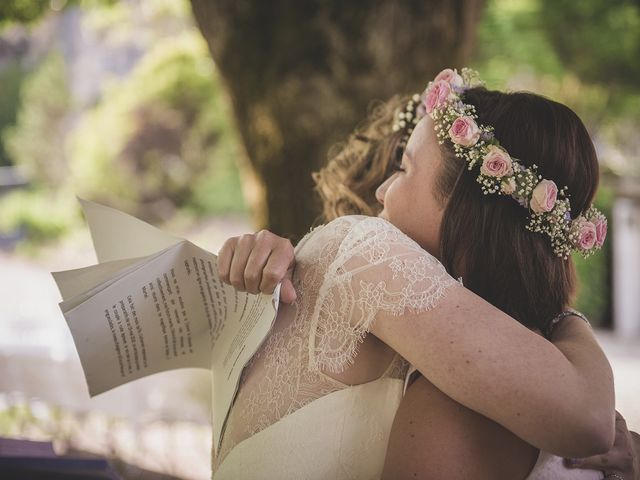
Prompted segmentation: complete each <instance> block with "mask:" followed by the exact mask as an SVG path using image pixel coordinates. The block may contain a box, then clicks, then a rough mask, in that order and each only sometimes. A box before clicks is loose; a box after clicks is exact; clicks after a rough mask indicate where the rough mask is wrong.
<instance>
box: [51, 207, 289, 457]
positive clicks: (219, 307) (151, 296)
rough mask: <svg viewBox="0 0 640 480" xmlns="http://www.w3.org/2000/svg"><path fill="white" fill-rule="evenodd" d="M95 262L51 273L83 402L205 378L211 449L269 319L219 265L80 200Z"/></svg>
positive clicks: (272, 302)
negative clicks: (173, 373)
mask: <svg viewBox="0 0 640 480" xmlns="http://www.w3.org/2000/svg"><path fill="white" fill-rule="evenodd" d="M82 205H83V208H84V209H85V215H86V217H87V222H88V223H89V227H90V230H91V234H92V237H93V240H94V246H95V249H96V254H97V257H98V259H99V260H100V262H101V263H99V264H97V265H93V266H90V267H86V268H81V269H76V270H69V271H66V272H56V273H53V276H54V279H55V281H56V283H57V284H58V288H59V290H60V293H61V295H62V298H63V301H62V302H61V303H60V308H61V310H62V313H63V314H64V316H65V319H66V321H67V325H68V326H69V329H70V331H71V334H72V336H73V339H74V342H75V345H76V349H77V351H78V355H79V356H80V362H81V364H82V368H83V370H84V373H85V378H86V380H87V386H88V389H89V394H90V395H91V396H93V395H97V394H99V393H102V392H105V391H107V390H110V389H112V388H115V387H117V386H119V385H123V384H125V383H128V382H130V381H133V380H136V379H138V378H141V377H144V376H146V375H150V374H153V373H157V372H162V371H166V370H171V369H176V368H185V367H196V368H206V369H210V370H211V372H212V385H213V430H214V439H215V442H216V446H218V447H219V443H220V439H221V437H222V433H223V431H224V425H225V422H226V418H227V416H228V412H229V409H230V407H231V404H232V402H233V399H234V397H235V394H236V391H237V388H238V383H239V380H240V375H241V373H242V369H243V368H244V366H245V365H246V364H247V362H248V361H249V359H250V358H251V357H252V356H253V354H254V353H255V352H256V350H257V349H258V348H259V346H260V345H261V344H262V342H263V341H264V339H265V337H266V335H267V333H268V332H269V330H270V329H271V327H272V325H273V322H274V320H275V317H276V314H277V306H278V299H279V288H278V289H276V292H275V293H274V294H273V295H252V294H248V293H244V292H238V291H237V290H235V289H234V288H233V287H231V286H230V285H227V284H225V283H223V282H222V281H221V280H220V278H219V277H218V275H217V265H216V262H217V257H216V255H214V254H212V253H210V252H207V251H206V250H203V249H201V248H200V247H197V246H196V245H194V244H192V243H191V242H188V241H186V240H182V239H180V238H178V237H174V236H172V235H169V234H166V233H164V232H162V231H161V230H158V229H157V228H155V227H152V226H151V225H148V224H146V223H144V222H142V221H140V220H138V219H136V218H134V217H131V216H129V215H127V214H125V213H122V212H119V211H117V210H115V209H111V208H109V207H105V206H102V205H98V204H95V203H91V202H85V201H82Z"/></svg>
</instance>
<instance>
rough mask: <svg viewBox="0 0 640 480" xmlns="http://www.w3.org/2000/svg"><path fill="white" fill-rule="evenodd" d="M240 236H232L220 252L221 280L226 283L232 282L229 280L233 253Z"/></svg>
mask: <svg viewBox="0 0 640 480" xmlns="http://www.w3.org/2000/svg"><path fill="white" fill-rule="evenodd" d="M239 238H240V237H231V238H229V239H228V240H227V241H226V242H224V244H223V245H222V248H220V251H219V252H218V275H219V276H220V280H222V281H223V282H225V283H231V282H230V280H229V271H230V270H231V260H232V259H233V253H234V251H235V248H236V244H237V243H238V239H239Z"/></svg>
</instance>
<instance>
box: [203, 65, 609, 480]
mask: <svg viewBox="0 0 640 480" xmlns="http://www.w3.org/2000/svg"><path fill="white" fill-rule="evenodd" d="M472 99H475V101H472ZM509 99H513V100H509ZM420 108H425V109H426V113H428V115H426V116H424V118H423V119H422V120H420V122H418V123H417V125H416V126H415V130H414V131H413V133H412V135H411V137H410V139H409V142H408V144H407V146H406V150H405V154H404V156H403V159H402V165H401V167H400V170H399V171H398V172H397V173H395V174H394V175H393V176H392V177H391V178H390V179H389V180H388V181H387V182H385V184H383V186H382V187H381V188H380V189H379V191H378V192H379V193H378V196H379V198H380V201H381V202H382V203H383V205H384V208H383V211H382V213H381V215H380V217H379V218H372V217H358V216H355V217H354V216H348V217H342V218H339V219H336V220H334V221H332V222H330V223H329V224H327V225H326V226H324V227H320V228H318V229H316V230H314V231H313V232H311V233H310V234H309V235H307V236H306V237H305V238H304V239H303V240H302V241H301V242H300V244H299V245H298V246H297V248H296V265H297V266H296V270H295V274H294V278H293V283H294V285H295V287H296V291H297V292H298V298H297V299H296V301H295V302H294V303H293V304H292V305H289V306H283V308H282V309H281V311H280V312H279V314H278V317H277V319H276V323H275V325H274V329H273V330H272V332H271V334H270V336H269V337H268V338H267V340H266V341H265V344H264V345H263V346H262V347H261V349H260V350H259V351H258V353H257V354H256V355H255V356H254V358H253V359H252V362H251V363H250V364H249V365H248V366H247V368H246V369H245V372H244V375H243V379H242V382H241V386H240V389H239V391H238V395H237V397H236V400H235V402H234V405H233V407H232V410H231V413H230V416H229V420H228V424H227V427H226V431H225V434H224V438H223V441H222V447H221V449H220V451H219V452H217V455H216V459H215V461H214V469H215V470H216V471H215V475H214V478H220V479H224V478H380V476H381V474H382V470H383V466H384V458H385V451H386V447H387V442H388V439H389V435H390V430H391V425H392V422H393V418H394V415H395V412H396V410H397V408H398V405H399V404H400V398H401V395H402V389H403V380H404V377H405V375H406V372H407V367H408V365H407V363H406V361H405V359H406V360H407V361H409V362H410V363H411V364H412V365H414V366H415V367H416V368H417V369H418V370H419V371H420V373H421V374H422V375H424V377H425V378H426V379H427V380H428V381H429V382H430V384H431V385H433V386H434V387H436V388H437V389H438V390H439V391H441V392H443V393H444V394H445V395H446V396H448V397H449V398H451V399H453V400H455V401H456V402H459V403H460V404H461V405H464V406H465V407H468V408H469V409H470V410H472V411H475V412H478V413H480V414H482V415H484V416H485V417H487V418H489V419H492V420H494V421H495V422H497V423H499V424H500V425H501V426H502V427H504V428H505V429H506V430H508V431H511V432H513V433H514V434H515V435H517V436H518V437H520V438H522V439H524V440H525V441H526V442H527V443H525V442H522V446H521V447H522V450H523V451H524V452H525V457H526V453H527V452H529V451H537V449H543V450H547V451H551V452H554V453H556V454H561V455H566V456H586V455H590V454H593V453H597V452H599V451H606V450H608V448H609V447H610V445H611V443H612V442H613V423H614V422H613V413H612V412H613V383H612V375H611V370H610V367H609V365H608V363H607V361H606V358H605V357H604V355H603V354H602V352H601V350H600V349H599V347H598V345H597V343H596V342H595V340H594V338H593V336H592V334H591V332H590V329H589V327H588V326H587V324H586V323H585V322H584V321H583V320H582V319H580V318H579V317H578V316H576V315H564V316H562V318H561V317H560V316H556V314H557V313H560V312H561V311H562V310H564V309H565V308H566V305H568V304H569V299H570V294H571V289H572V288H571V287H572V286H573V284H572V280H573V279H572V277H571V273H572V267H571V262H570V260H566V259H565V258H557V255H560V256H562V257H565V256H567V255H568V253H570V251H571V250H572V249H578V250H580V251H582V253H584V254H588V253H590V252H591V251H592V249H593V248H596V247H597V246H599V245H601V241H602V240H603V235H602V234H603V228H604V227H603V225H606V224H604V223H603V222H604V219H603V217H602V216H601V215H600V214H599V213H598V212H597V211H595V210H594V209H591V208H589V204H590V201H591V199H592V198H593V195H594V193H595V187H596V184H597V163H594V162H595V156H594V155H593V154H592V155H586V156H585V155H578V154H577V153H584V152H585V151H587V153H588V152H589V149H591V152H592V149H593V147H592V146H591V143H590V141H589V140H588V136H587V137H586V141H585V139H584V137H585V135H586V132H585V131H584V127H582V124H581V123H580V122H579V120H578V119H577V118H574V117H575V115H574V114H573V112H570V111H569V110H568V109H567V108H566V107H564V106H561V105H559V104H556V103H555V102H550V101H548V100H546V99H543V98H541V97H537V96H533V95H530V94H510V95H507V94H501V93H499V92H488V91H486V90H484V89H482V88H480V87H477V86H476V85H475V84H474V79H473V77H472V75H471V74H470V72H468V71H465V72H464V75H463V76H460V75H458V74H457V72H453V71H445V72H443V74H441V75H439V77H438V78H437V79H436V81H435V82H432V83H431V84H430V86H429V88H428V89H427V91H426V96H425V103H424V107H419V108H418V109H416V110H419V109H420ZM514 109H515V111H519V113H520V116H519V118H520V121H521V122H522V121H524V123H523V124H518V122H517V121H515V120H514ZM476 110H477V114H476ZM550 111H551V112H553V113H556V114H557V118H562V115H564V118H565V120H567V121H570V124H569V126H568V127H566V128H567V129H568V131H569V133H571V134H572V136H568V137H559V136H558V137H553V135H551V136H550V137H549V138H559V140H557V141H555V142H549V141H547V137H545V135H544V134H545V133H547V134H549V130H550V129H551V133H554V132H555V130H554V129H559V128H564V127H565V126H564V125H563V124H553V123H552V124H549V123H548V122H547V121H546V120H548V119H549V112H550ZM558 112H560V113H558ZM569 112H570V113H569ZM415 113H418V111H416V112H415ZM545 113H546V117H545ZM536 115H538V117H539V119H540V118H541V119H542V120H543V121H538V122H536V121H535V119H536ZM485 118H487V119H494V120H495V121H494V122H491V123H489V122H486V123H485V121H486V120H485ZM552 118H553V116H552ZM557 118H555V119H556V120H557ZM523 119H524V120H523ZM571 122H572V123H571ZM576 122H577V123H576ZM523 126H524V128H523ZM491 127H493V128H491ZM493 129H495V130H493ZM536 129H537V131H536ZM518 135H519V136H520V137H521V138H518ZM536 135H538V136H536ZM503 139H504V140H503ZM440 141H441V142H442V144H441V143H439V142H440ZM502 142H503V143H502ZM585 142H586V143H585ZM569 147H574V149H576V150H580V152H577V151H576V152H574V155H568V154H567V152H571V149H570V148H569ZM505 148H506V149H505ZM507 152H510V153H511V155H514V156H515V155H517V158H518V160H516V158H513V157H511V156H510V155H509V153H507ZM541 153H544V155H541ZM480 161H482V165H476V166H475V167H476V168H475V169H474V170H473V171H470V172H467V171H466V170H467V167H469V166H470V168H473V167H474V163H479V162H480ZM534 161H535V162H537V163H538V164H539V166H540V172H541V174H542V175H543V176H544V177H540V178H539V177H538V174H537V172H536V171H535V169H534V167H533V163H534ZM581 162H582V163H581ZM461 165H462V167H461ZM478 166H479V167H480V174H478V172H477V170H478V168H477V167H478ZM455 169H457V172H455V173H454V175H453V176H454V177H455V181H454V182H453V185H452V188H450V189H447V188H443V186H446V184H447V182H446V181H443V179H446V175H447V170H455ZM585 172H587V173H586V174H585ZM594 172H596V173H595V174H594ZM589 173H590V174H591V175H589ZM555 182H557V184H560V185H568V186H569V187H570V188H569V192H568V193H570V194H571V197H570V200H569V198H567V195H566V194H567V192H566V191H565V190H564V189H560V190H558V189H557V188H555V185H556V183H555ZM503 184H504V185H505V186H504V187H503ZM474 189H475V190H474ZM473 192H475V193H473ZM479 192H480V193H479ZM484 192H486V193H487V195H486V196H485V195H483V194H482V193H484ZM501 193H502V195H500V194H501ZM516 200H517V201H516ZM465 202H466V203H465ZM474 205H482V207H481V208H482V209H483V212H481V213H482V214H483V216H480V217H477V218H473V217H471V218H470V217H469V216H468V215H467V216H466V217H463V218H453V219H452V218H451V217H450V216H449V217H448V216H447V215H450V212H452V211H456V208H457V209H458V210H457V212H458V213H460V214H464V212H465V208H469V209H470V210H473V208H474ZM461 206H463V207H465V208H461ZM523 206H527V207H528V208H523ZM492 212H495V213H492ZM571 212H575V213H573V214H572V213H571ZM587 224H589V225H587ZM478 225H479V226H480V227H484V228H485V231H484V236H481V237H474V236H470V235H471V233H472V232H473V231H474V230H473V229H474V228H476V231H478V230H477V228H479V227H478ZM561 225H563V227H562V228H560V226H561ZM556 227H557V228H556ZM592 227H593V228H592ZM529 230H533V231H529ZM456 233H457V235H456ZM464 234H466V236H467V239H470V240H472V242H471V245H467V249H466V250H464V249H462V250H457V251H456V250H455V249H450V250H448V251H447V250H446V248H447V245H444V243H443V241H444V239H445V238H449V239H450V240H452V241H453V245H456V242H461V241H462V240H464V237H465V235H464ZM265 235H268V234H265V233H263V234H258V236H257V237H253V236H244V237H241V238H240V239H236V240H235V241H230V242H228V243H227V244H225V247H223V250H222V251H221V254H220V261H219V262H220V263H219V269H220V273H221V276H222V277H223V278H225V277H226V278H227V279H228V280H229V281H231V283H233V284H234V285H236V286H238V287H240V288H243V289H244V288H248V289H249V290H257V289H260V288H262V287H263V286H264V282H265V281H266V282H267V283H268V280H269V278H270V275H269V272H272V269H271V268H270V267H269V261H270V260H269V259H270V258H271V256H270V254H271V252H270V251H268V250H266V249H264V248H262V247H261V245H263V244H261V243H260V241H258V242H256V238H258V240H259V237H260V236H265ZM589 235H591V237H589ZM587 237H589V238H587ZM462 243H464V242H462ZM483 253H484V254H485V255H486V257H487V258H486V260H488V261H491V262H493V266H494V268H495V270H494V271H493V272H492V271H490V270H489V272H488V273H489V276H485V277H484V278H483V279H482V278H480V279H479V278H477V277H478V275H477V274H476V272H475V271H474V270H473V269H472V268H470V267H472V266H474V264H473V263H469V262H471V261H472V260H474V259H475V261H478V260H480V259H482V254H483ZM273 258H274V259H277V261H278V262H280V263H282V261H281V259H282V258H283V257H282V254H280V256H279V257H278V255H274V256H273ZM437 258H440V259H441V260H442V261H443V262H445V264H446V265H447V264H448V265H447V266H448V268H449V271H451V272H452V273H455V274H456V276H458V275H461V276H463V277H464V279H465V285H468V286H471V288H474V287H475V288H476V289H478V290H480V291H479V293H480V294H481V295H482V296H483V297H485V298H488V299H489V300H491V301H492V302H493V303H494V304H496V306H501V307H503V309H504V310H505V311H507V312H508V313H510V314H511V315H512V316H513V317H514V318H515V319H516V320H518V321H519V322H521V323H518V322H516V321H514V319H513V318H511V317H509V316H507V315H506V314H505V313H503V312H501V311H500V310H498V309H497V308H496V307H495V306H493V305H491V304H489V303H487V302H486V301H484V300H482V299H481V298H480V297H479V296H477V295H475V294H474V293H473V292H472V291H470V290H468V289H466V288H464V287H462V286H461V285H460V283H458V282H456V281H455V280H454V279H453V278H452V277H451V276H449V274H448V273H447V272H446V270H445V269H444V267H443V266H442V264H441V263H440V262H439V261H438V260H437ZM274 261H275V260H274ZM287 263H288V260H287ZM249 265H253V266H254V267H252V270H251V271H248V270H247V266H249ZM255 266H258V267H259V268H255ZM285 266H286V265H285ZM262 267H265V275H262ZM485 273H486V272H485ZM523 273H526V274H527V275H528V276H526V277H523V276H522V275H523ZM550 274H553V275H550ZM545 275H546V276H545ZM275 277H276V278H275V279H276V280H277V279H279V278H281V277H282V275H281V274H278V273H277V272H276V275H275ZM245 278H246V279H247V281H248V282H247V284H245ZM467 279H469V280H467ZM553 282H556V283H555V284H554V283H553ZM563 282H564V283H563ZM261 284H263V285H261ZM551 285H560V286H562V287H563V288H562V289H561V290H560V291H559V292H558V291H557V290H556V289H552V288H550V286H551ZM498 287H501V288H502V289H504V288H506V289H507V292H509V291H511V290H513V289H514V288H515V287H519V288H520V289H522V290H523V291H522V292H519V291H518V290H513V291H514V292H515V293H516V294H519V295H520V296H519V297H518V301H517V302H513V303H509V302H510V301H512V300H513V299H512V298H510V297H509V296H507V295H506V293H505V292H503V291H501V289H500V288H498ZM541 299H544V301H541ZM523 302H524V303H523ZM504 305H506V306H507V307H510V308H504ZM545 311H548V312H553V313H554V314H553V315H546V318H543V315H541V314H540V312H545ZM554 317H555V318H554ZM552 319H553V322H550V320H552ZM525 325H526V327H529V328H532V329H539V330H542V331H544V332H545V333H546V334H547V335H548V336H549V337H550V338H551V339H552V340H553V341H554V342H555V346H554V345H552V344H551V343H550V342H548V341H547V340H545V339H544V338H542V336H540V335H537V334H536V333H534V332H533V331H532V330H529V329H528V328H526V327H525ZM531 366H535V368H532V367H531ZM529 458H533V459H534V461H535V456H533V455H530V456H529ZM525 463H526V462H525ZM531 466H532V465H529V468H531ZM536 474H537V473H536V469H535V468H534V470H533V472H532V473H531V476H530V478H542V477H540V476H538V477H536V476H535V475H536ZM585 478H593V477H585ZM596 478H597V477H596Z"/></svg>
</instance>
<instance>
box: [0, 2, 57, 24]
mask: <svg viewBox="0 0 640 480" xmlns="http://www.w3.org/2000/svg"><path fill="white" fill-rule="evenodd" d="M48 10H49V2H47V1H44V0H5V1H3V2H0V22H7V21H13V22H20V23H29V22H32V21H34V20H37V19H38V18H40V17H41V16H42V15H44V14H45V13H46V12H47V11H48Z"/></svg>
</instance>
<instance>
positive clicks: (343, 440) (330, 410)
mask: <svg viewBox="0 0 640 480" xmlns="http://www.w3.org/2000/svg"><path fill="white" fill-rule="evenodd" d="M296 262H297V266H296V271H295V275H294V279H293V280H294V285H295V287H296V292H297V293H298V298H297V300H296V302H295V303H294V304H293V305H290V306H281V307H283V308H281V309H280V311H279V313H278V317H277V319H276V322H275V324H274V327H273V330H272V331H271V332H270V334H269V336H268V337H267V339H266V340H265V343H264V344H263V345H262V346H261V347H260V349H259V350H258V352H257V353H256V355H254V357H253V358H252V360H251V362H250V363H249V364H248V365H247V367H246V368H245V370H244V372H243V376H242V379H241V383H240V388H239V390H238V394H237V396H236V399H235V401H234V404H233V406H232V408H231V411H230V413H229V418H228V420H227V425H226V429H225V432H224V435H223V438H222V442H221V446H220V451H219V452H218V453H217V454H216V455H214V458H213V471H214V475H213V477H214V479H215V480H227V479H233V480H243V479H252V480H253V479H265V480H266V479H296V480H302V479H309V480H311V479H318V480H320V479H332V480H341V479H358V480H365V479H371V480H374V479H379V478H380V475H381V472H382V468H383V464H384V458H385V453H386V449H387V443H388V438H389V433H390V430H391V424H392V422H393V417H394V415H395V412H396V410H397V408H398V405H399V404H400V400H401V398H402V393H403V385H404V380H405V376H406V374H407V371H408V364H407V363H406V361H405V360H404V359H403V358H402V357H400V356H399V355H395V357H393V360H391V362H390V363H389V365H388V367H387V368H386V371H384V373H383V374H382V375H380V376H379V377H377V378H375V379H373V380H371V381H364V382H362V383H361V384H358V385H351V386H350V385H347V384H345V383H342V382H340V381H338V380H336V379H334V378H332V376H331V375H333V374H339V373H340V372H344V371H345V370H346V369H348V368H350V367H352V366H353V365H354V363H356V362H357V361H358V360H359V358H357V354H358V349H359V346H360V344H361V343H362V342H363V341H364V340H365V337H366V336H367V333H368V331H369V329H370V327H371V325H372V323H373V322H374V321H375V318H376V315H378V314H380V313H381V312H384V313H385V314H392V315H401V314H403V313H405V312H407V311H412V312H419V311H425V310H428V309H431V308H434V307H435V305H436V304H437V302H438V300H439V299H440V298H442V297H443V296H444V295H445V294H446V291H447V288H449V287H450V286H452V285H454V284H455V283H456V281H455V280H454V279H452V278H451V277H450V276H449V275H448V274H447V273H446V271H445V270H444V268H443V267H442V265H441V264H440V263H439V262H438V261H437V260H436V259H435V258H434V257H433V256H431V255H430V254H428V253H427V252H425V251H424V250H423V249H422V248H420V246H419V245H418V244H416V243H415V242H414V241H413V240H411V239H410V238H409V237H407V236H406V235H404V234H403V233H402V232H400V231H399V230H398V229H397V228H395V227H394V226H393V225H391V224H390V223H388V222H386V221H384V220H382V219H379V218H375V217H364V216H347V217H341V218H339V219H336V220H334V221H332V222H330V223H329V224H327V225H325V226H323V227H319V228H317V229H315V230H313V231H312V232H310V233H309V234H308V235H307V236H305V238H304V239H303V240H302V241H301V242H300V243H299V244H298V246H297V247H296ZM334 376H337V375H334ZM531 478H532V479H533V478H535V480H543V479H544V478H546V477H531ZM554 478H563V477H554ZM580 478H594V477H580ZM595 478H598V477H595Z"/></svg>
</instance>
